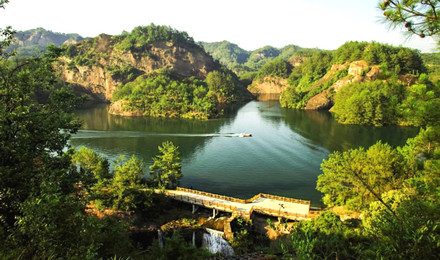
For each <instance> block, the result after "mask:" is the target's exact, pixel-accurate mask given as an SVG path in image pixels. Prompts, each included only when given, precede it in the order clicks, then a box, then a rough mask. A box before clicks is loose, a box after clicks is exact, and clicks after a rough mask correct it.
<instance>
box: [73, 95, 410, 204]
mask: <svg viewBox="0 0 440 260" xmlns="http://www.w3.org/2000/svg"><path fill="white" fill-rule="evenodd" d="M77 116H78V117H79V118H80V119H82V120H83V122H84V124H83V127H82V130H80V131H79V133H78V134H76V135H75V136H73V137H72V139H71V141H70V144H71V145H73V146H77V147H78V146H86V147H88V148H91V149H93V150H95V151H97V152H99V153H100V154H101V155H103V156H104V157H106V158H108V159H110V160H111V161H114V160H116V159H117V158H118V157H119V155H125V156H126V157H129V156H131V155H132V154H135V155H136V156H137V157H138V158H140V159H142V160H143V161H144V162H145V165H146V167H147V172H148V166H149V165H151V164H152V157H153V156H154V155H156V154H157V152H158V150H157V147H158V146H159V145H161V143H162V142H163V141H167V140H169V141H172V142H173V143H174V144H175V145H178V146H179V147H180V149H179V150H180V153H181V158H182V173H183V176H184V177H183V178H182V179H181V184H180V186H182V187H192V188H194V189H198V190H202V191H207V192H212V193H217V194H222V195H228V196H234V197H239V198H250V197H252V196H253V195H255V194H258V193H260V192H262V193H270V194H275V195H280V196H287V197H292V198H298V199H305V200H311V201H312V204H313V205H316V206H319V205H320V203H321V202H320V198H321V194H320V193H319V192H318V191H317V190H316V189H315V186H316V180H317V176H318V175H319V174H320V173H321V171H320V164H321V162H322V160H323V159H327V158H328V155H329V153H331V152H332V151H336V150H338V151H345V150H347V149H350V148H356V147H358V146H364V147H368V146H370V145H372V144H374V143H375V142H377V141H378V140H382V141H383V142H387V143H389V144H391V145H393V146H398V145H403V144H404V143H405V141H406V139H407V138H410V137H413V136H415V135H416V134H417V133H418V129H415V128H404V127H366V126H347V125H341V124H338V123H337V122H336V121H335V120H334V118H333V117H332V115H331V114H330V113H328V112H322V111H302V110H291V109H283V108H280V104H279V102H278V101H251V102H249V103H247V104H245V105H242V106H241V107H239V108H237V109H236V110H235V111H233V112H231V114H230V115H229V116H228V117H227V118H222V119H214V120H208V121H195V120H183V119H160V118H159V119H157V118H141V117H135V118H128V117H121V116H113V115H109V114H108V113H107V106H106V105H99V106H95V107H91V108H87V109H82V110H79V111H77ZM240 133H252V135H253V136H252V137H247V138H243V137H239V136H238V134H240Z"/></svg>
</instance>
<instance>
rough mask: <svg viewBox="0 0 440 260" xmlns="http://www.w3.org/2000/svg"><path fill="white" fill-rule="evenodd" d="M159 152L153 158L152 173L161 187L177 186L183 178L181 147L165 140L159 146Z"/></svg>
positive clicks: (155, 181)
mask: <svg viewBox="0 0 440 260" xmlns="http://www.w3.org/2000/svg"><path fill="white" fill-rule="evenodd" d="M158 149H159V154H158V155H156V157H154V158H153V165H151V166H150V174H151V175H153V181H154V183H155V184H156V186H157V187H159V188H167V187H172V188H173V187H176V186H177V185H178V183H179V179H180V178H182V164H181V160H180V157H179V151H178V149H179V147H178V146H175V145H174V144H173V143H172V142H163V143H162V145H161V146H159V147H158Z"/></svg>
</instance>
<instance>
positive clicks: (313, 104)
mask: <svg viewBox="0 0 440 260" xmlns="http://www.w3.org/2000/svg"><path fill="white" fill-rule="evenodd" d="M342 70H347V76H345V77H342V78H340V79H338V80H337V81H336V82H334V83H333V84H332V85H331V86H330V87H329V88H327V89H325V90H323V91H322V92H320V93H319V94H316V95H315V96H313V97H312V98H310V99H309V101H308V102H307V104H306V106H305V108H304V109H309V110H328V109H330V108H331V107H332V106H333V97H334V94H335V93H336V92H338V91H339V90H340V89H341V88H342V87H344V86H346V85H349V84H351V83H358V82H369V81H374V80H377V79H379V78H380V76H381V74H382V70H381V69H380V66H379V65H374V66H369V65H368V64H367V62H366V61H364V60H359V61H353V62H351V63H345V64H334V65H333V66H332V68H331V69H330V71H328V72H327V74H326V75H325V76H324V77H323V78H322V79H323V80H322V81H320V82H319V83H320V84H324V83H325V82H326V81H328V80H330V79H331V78H332V77H333V75H335V74H336V73H335V72H337V71H342ZM398 78H399V79H398V80H399V82H400V83H402V84H404V85H406V86H410V85H412V84H414V83H415V82H416V81H417V78H418V77H417V76H415V75H409V74H407V75H399V77H398Z"/></svg>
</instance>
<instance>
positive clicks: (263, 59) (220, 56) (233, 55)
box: [202, 41, 315, 78]
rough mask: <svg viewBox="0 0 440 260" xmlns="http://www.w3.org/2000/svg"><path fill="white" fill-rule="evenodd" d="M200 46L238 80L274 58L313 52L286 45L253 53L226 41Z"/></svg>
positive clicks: (206, 43)
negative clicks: (235, 75) (236, 76)
mask: <svg viewBox="0 0 440 260" xmlns="http://www.w3.org/2000/svg"><path fill="white" fill-rule="evenodd" d="M202 45H203V47H204V48H205V50H206V51H207V52H208V53H209V54H211V55H212V57H213V58H214V59H216V60H218V61H219V62H220V63H221V64H223V65H225V66H226V67H227V68H228V69H231V70H233V71H234V72H235V73H237V75H238V76H240V78H243V76H244V77H246V76H245V74H246V73H247V72H255V71H258V70H259V69H260V68H261V67H262V66H263V65H264V64H266V63H267V62H269V61H271V60H273V59H275V58H280V59H283V60H286V61H287V60H289V59H290V58H292V56H293V55H294V54H295V53H296V52H298V51H301V50H305V51H306V52H307V51H313V50H315V49H307V48H301V47H299V46H296V45H287V46H285V47H283V48H275V47H272V46H264V47H262V48H259V49H256V50H253V51H247V50H244V49H242V48H240V47H239V46H238V45H236V44H234V43H230V42H228V41H222V42H212V43H209V42H202Z"/></svg>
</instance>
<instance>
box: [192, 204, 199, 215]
mask: <svg viewBox="0 0 440 260" xmlns="http://www.w3.org/2000/svg"><path fill="white" fill-rule="evenodd" d="M192 206H193V208H192V214H195V213H196V211H197V210H198V209H199V206H197V205H195V204H192Z"/></svg>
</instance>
